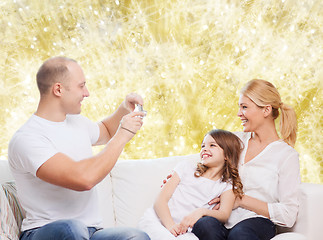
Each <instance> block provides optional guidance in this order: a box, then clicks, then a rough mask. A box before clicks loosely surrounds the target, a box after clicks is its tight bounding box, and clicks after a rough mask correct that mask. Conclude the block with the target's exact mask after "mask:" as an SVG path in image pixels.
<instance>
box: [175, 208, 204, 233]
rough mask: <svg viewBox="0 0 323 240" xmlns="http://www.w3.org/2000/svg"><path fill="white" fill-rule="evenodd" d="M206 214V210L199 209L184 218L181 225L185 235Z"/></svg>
mask: <svg viewBox="0 0 323 240" xmlns="http://www.w3.org/2000/svg"><path fill="white" fill-rule="evenodd" d="M204 212H205V209H204V208H197V209H195V210H194V211H193V212H191V213H190V214H189V215H187V216H186V217H184V218H183V220H182V221H181V223H180V225H181V226H182V227H183V230H184V233H185V232H187V229H188V228H193V226H194V224H195V223H196V222H197V221H198V220H199V219H200V218H201V217H203V216H204V215H205V214H204Z"/></svg>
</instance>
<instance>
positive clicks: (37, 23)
mask: <svg viewBox="0 0 323 240" xmlns="http://www.w3.org/2000/svg"><path fill="white" fill-rule="evenodd" d="M0 16H1V17H0V31H1V35H0V52H1V58H0V103H1V108H0V123H1V130H0V157H1V158H2V159H7V157H8V156H7V148H8V142H9V140H10V138H11V137H12V135H13V134H14V132H15V131H16V130H17V129H18V128H19V127H20V126H21V125H22V124H23V123H24V122H25V121H26V120H27V119H28V118H29V117H30V115H31V114H32V113H33V112H34V111H35V109H36V108H37V104H38V100H39V94H38V90H37V87H36V83H35V75H36V72H37V70H38V68H39V66H40V65H41V63H42V62H43V61H44V60H46V59H47V58H49V57H52V56H57V55H64V56H67V57H70V58H74V59H76V60H77V61H78V62H79V63H80V65H81V66H82V67H83V70H84V72H85V74H86V77H87V86H88V88H89V91H90V97H89V98H87V99H86V100H85V101H84V102H83V109H82V113H83V114H84V115H85V116H87V117H89V118H90V119H92V120H95V121H99V120H101V119H102V118H104V117H105V116H107V115H108V114H110V113H112V112H113V111H114V110H115V109H116V107H117V106H118V105H119V104H120V103H121V102H122V100H123V99H124V98H125V96H126V94H127V93H130V92H137V93H139V94H141V95H142V96H143V97H144V100H145V105H144V108H145V109H146V110H147V111H148V115H147V117H146V118H145V120H144V121H145V124H144V126H143V128H142V129H141V131H140V132H139V133H138V134H137V135H136V136H135V137H134V138H133V140H132V141H131V142H130V143H128V144H127V146H126V148H125V150H124V152H123V153H122V155H121V158H123V159H138V158H157V157H165V156H172V155H186V154H192V153H197V152H198V151H199V147H200V142H201V141H202V138H203V135H204V134H205V133H206V132H207V131H209V130H210V129H212V128H223V129H227V130H231V131H241V129H242V128H241V126H240V120H239V119H238V118H237V116H236V114H237V110H238V105H237V102H238V97H239V96H238V95H239V89H240V88H241V87H242V86H243V84H244V83H246V82H247V81H249V80H250V79H253V78H262V79H266V80H269V81H271V82H272V83H274V84H275V86H276V87H277V88H278V89H279V91H280V93H281V95H282V100H283V101H284V102H285V103H287V104H290V105H292V106H293V107H294V108H295V110H296V113H297V116H298V120H299V130H298V140H297V142H296V146H295V148H296V150H297V151H298V152H299V153H300V163H301V173H302V181H304V182H314V183H323V161H322V151H323V150H322V146H323V145H322V143H323V137H322V126H323V118H322V113H323V111H322V103H323V99H322V82H323V81H322V79H323V64H322V61H323V2H322V1H321V0H299V1H295V0H260V1H256V0H214V1H208V0H198V1H197V0H159V1H154V0H132V1H130V0H127V1H122V0H115V1H104V0H70V1H62V0H57V1H50V0H43V1H39V0H2V1H1V2H0ZM101 149H102V148H100V147H95V148H94V152H98V151H100V150H101Z"/></svg>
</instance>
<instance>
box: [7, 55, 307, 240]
mask: <svg viewBox="0 0 323 240" xmlns="http://www.w3.org/2000/svg"><path fill="white" fill-rule="evenodd" d="M36 79H37V86H38V89H39V92H40V101H39V105H38V108H37V110H36V112H35V113H34V114H33V115H32V116H31V117H30V119H29V120H28V121H27V122H26V123H25V124H24V125H23V126H22V127H21V128H20V129H19V130H18V131H17V132H16V133H15V135H14V136H13V137H12V139H11V141H10V144H9V152H8V155H9V165H10V169H11V171H12V173H13V176H14V178H15V181H16V185H17V191H18V196H19V200H20V203H21V205H22V207H23V208H24V210H25V212H26V217H25V219H24V220H23V223H22V229H21V230H22V234H21V236H20V239H22V240H39V239H53V240H56V239H57V240H62V239H63V240H64V239H66V240H67V239H68V240H70V239H71V240H73V239H75V240H79V239H91V240H101V239H102V240H103V239H111V240H114V239H120V240H124V239H138V240H139V239H142V240H146V239H152V240H158V239H159V240H170V239H204V240H213V239H214V240H218V239H231V240H233V239H236V240H266V239H271V238H273V237H274V236H275V234H276V226H283V227H291V226H293V224H294V223H295V220H296V216H297V212H298V206H299V202H298V196H297V193H298V188H299V185H300V182H301V180H300V170H299V158H298V153H297V152H296V151H295V150H294V148H293V146H294V144H295V141H296V131H297V120H296V114H295V112H294V110H293V108H291V107H290V106H288V105H286V104H284V103H283V102H282V101H281V98H280V94H279V92H278V91H277V89H276V88H275V86H274V85H273V84H271V83H270V82H268V81H265V80H260V79H255V80H251V81H249V82H248V83H247V84H246V85H245V86H244V87H243V88H242V90H241V92H240V98H239V111H238V117H240V119H241V122H242V126H243V132H237V133H231V132H229V131H225V130H220V129H215V130H211V131H210V132H208V133H207V134H206V135H205V136H204V139H203V141H202V144H201V151H200V161H199V162H198V163H197V164H192V163H189V162H186V161H184V162H180V163H179V164H178V165H177V166H176V167H175V169H174V172H173V173H172V176H171V178H170V179H169V180H168V181H167V182H166V184H165V185H164V186H163V187H162V189H161V191H160V193H159V195H158V197H157V199H156V201H155V203H154V205H153V206H152V207H151V208H149V209H147V210H146V212H145V213H144V215H143V216H142V218H141V219H140V221H139V223H138V228H130V227H115V228H102V227H101V216H100V212H99V209H98V204H97V202H98V196H97V192H96V185H97V184H98V183H99V182H100V181H102V180H103V179H104V178H105V177H106V176H107V175H108V174H109V172H110V171H111V170H112V168H113V167H114V165H115V163H116V161H117V160H118V158H119V156H120V154H121V152H122V150H123V148H124V147H125V145H126V144H127V143H128V142H129V141H130V140H131V139H132V137H133V136H134V135H135V134H136V132H137V131H138V130H139V129H140V128H141V126H142V124H143V119H142V118H143V117H144V116H145V113H144V112H141V111H134V109H135V106H136V105H137V104H139V105H143V99H142V98H141V97H140V96H139V95H137V94H134V93H132V94H129V95H127V96H126V98H125V100H124V101H123V102H122V103H121V105H120V106H119V107H118V109H117V110H116V111H115V112H114V113H113V114H112V115H110V116H108V117H107V118H105V119H103V120H102V121H100V122H98V123H95V122H92V121H90V120H89V119H87V118H86V117H84V116H82V115H80V112H81V102H82V100H83V99H84V97H88V96H89V92H88V90H87V87H86V79H85V76H84V73H83V71H82V69H81V67H80V66H79V64H78V63H77V62H76V61H74V60H72V59H69V58H65V57H54V58H50V59H48V60H47V61H45V62H44V63H43V64H42V66H41V67H40V68H39V70H38V72H37V77H36ZM279 111H280V113H281V114H280V135H278V133H277V130H276V126H275V119H277V118H278V116H279ZM103 144H105V147H104V149H103V150H102V151H101V152H100V153H98V154H96V155H94V156H93V154H92V146H93V145H103Z"/></svg>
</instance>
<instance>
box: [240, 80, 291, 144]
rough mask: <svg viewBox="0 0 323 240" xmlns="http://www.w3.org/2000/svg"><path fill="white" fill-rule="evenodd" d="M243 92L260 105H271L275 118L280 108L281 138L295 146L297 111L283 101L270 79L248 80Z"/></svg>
mask: <svg viewBox="0 0 323 240" xmlns="http://www.w3.org/2000/svg"><path fill="white" fill-rule="evenodd" d="M241 94H243V95H244V96H246V97H248V98H249V99H250V100H251V101H253V102H254V103H255V104H256V105H257V106H258V107H264V106H266V105H271V107H272V116H273V118H274V119H276V118H278V116H279V109H280V111H281V118H280V123H279V127H280V134H281V138H282V139H283V140H284V141H285V142H286V143H288V144H289V145H290V146H292V147H294V145H295V142H296V132H297V117H296V113H295V111H294V109H293V108H292V107H291V106H289V105H287V104H285V103H283V102H282V101H281V98H280V94H279V92H278V90H277V89H276V87H275V86H274V85H273V84H272V83H270V82H268V81H265V80H262V79H253V80H251V81H249V82H247V83H246V85H245V86H244V87H243V88H242V89H241Z"/></svg>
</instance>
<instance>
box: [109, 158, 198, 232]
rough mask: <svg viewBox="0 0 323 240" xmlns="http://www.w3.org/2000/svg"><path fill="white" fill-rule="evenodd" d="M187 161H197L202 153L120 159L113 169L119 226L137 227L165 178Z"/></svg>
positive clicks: (114, 198) (115, 203)
mask: <svg viewBox="0 0 323 240" xmlns="http://www.w3.org/2000/svg"><path fill="white" fill-rule="evenodd" d="M183 160H187V161H194V162H197V161H198V160H199V154H194V155H188V156H175V157H165V158H159V159H146V160H120V161H118V162H117V164H116V166H115V167H114V168H113V170H112V172H111V176H112V188H113V201H114V207H115V215H116V226H130V227H136V226H137V223H138V220H139V219H140V218H141V216H142V215H143V213H144V211H145V210H146V209H147V208H148V207H150V206H152V204H153V202H154V200H155V198H156V196H157V194H158V193H159V191H160V187H161V185H162V182H163V179H165V178H166V176H167V175H168V174H169V173H171V172H172V169H173V168H174V167H175V165H176V164H177V163H178V162H180V161H183ZM143 176H145V177H143Z"/></svg>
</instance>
